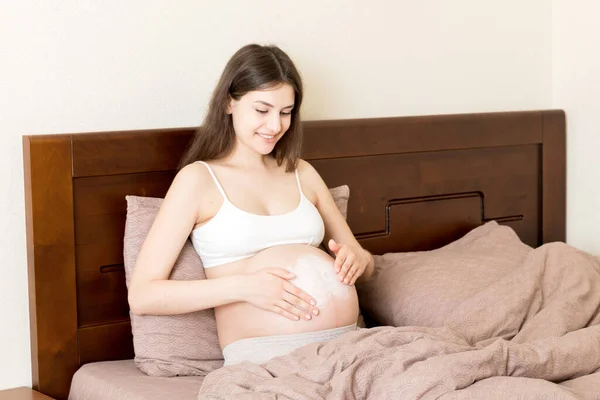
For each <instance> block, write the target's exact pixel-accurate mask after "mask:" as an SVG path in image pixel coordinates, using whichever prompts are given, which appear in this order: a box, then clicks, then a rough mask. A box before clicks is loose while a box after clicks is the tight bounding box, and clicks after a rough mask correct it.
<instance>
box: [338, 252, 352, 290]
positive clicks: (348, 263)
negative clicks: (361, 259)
mask: <svg viewBox="0 0 600 400" xmlns="http://www.w3.org/2000/svg"><path fill="white" fill-rule="evenodd" d="M355 261H356V256H355V255H354V253H350V254H348V256H347V257H346V258H345V259H344V263H343V264H342V267H341V268H340V272H339V273H338V278H340V281H341V282H343V283H345V284H348V283H349V282H350V278H352V276H353V275H354V272H355V270H356V267H355V266H354V263H355ZM352 268H354V271H353V272H352V273H350V270H351V269H352Z"/></svg>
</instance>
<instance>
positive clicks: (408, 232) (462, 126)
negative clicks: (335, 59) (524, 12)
mask: <svg viewBox="0 0 600 400" xmlns="http://www.w3.org/2000/svg"><path fill="white" fill-rule="evenodd" d="M304 129H305V145H304V149H303V158H304V159H306V160H307V161H309V162H310V163H311V164H312V165H313V166H314V167H315V168H316V169H317V170H318V171H319V173H320V174H321V175H322V177H323V178H324V180H325V182H326V183H327V184H328V186H330V187H334V186H339V185H348V186H349V188H350V199H349V203H348V216H347V220H348V223H349V225H350V227H351V229H352V231H353V232H354V234H355V235H356V237H357V238H358V239H359V242H360V243H361V244H362V245H363V247H365V248H366V249H368V250H369V251H371V252H372V253H373V254H375V255H383V254H386V253H399V252H426V251H430V250H433V249H437V248H440V247H442V246H445V245H447V244H449V243H451V242H453V241H455V240H458V239H459V238H461V237H463V236H464V235H465V234H467V233H468V232H470V231H472V230H473V229H474V228H477V227H480V226H482V225H484V224H487V223H489V222H491V221H494V223H497V224H499V225H501V226H505V227H510V229H511V230H512V231H514V232H515V233H516V234H517V235H518V237H519V238H520V240H521V241H522V242H523V243H524V244H526V245H528V246H531V247H532V248H538V247H540V246H542V245H544V244H547V243H552V242H563V241H564V240H565V201H566V196H565V189H566V182H565V180H566V151H565V115H564V113H563V112H562V111H561V110H534V111H519V112H498V113H477V114H458V115H433V116H417V117H394V118H376V119H351V120H330V121H310V122H305V123H304ZM193 133H194V128H177V129H157V130H139V131H115V132H99V133H74V134H59V135H27V136H24V137H23V152H24V169H25V195H26V222H27V250H28V252H27V257H28V271H29V294H30V320H31V349H32V353H31V354H32V373H33V386H34V388H35V389H36V390H38V391H40V392H42V393H44V394H47V395H49V396H52V397H54V398H57V399H66V398H67V397H68V395H69V389H70V387H71V382H72V379H73V376H74V375H75V374H76V373H77V372H78V371H79V373H80V374H84V373H85V374H87V375H89V379H90V380H89V382H93V384H90V385H89V387H90V391H91V393H89V396H90V397H88V398H90V399H91V398H94V397H93V392H94V391H107V392H110V393H114V396H113V398H134V396H135V394H132V393H129V392H130V391H135V390H136V388H137V390H138V394H137V395H138V396H146V395H147V397H146V398H166V397H170V398H196V396H197V394H198V390H199V389H200V387H201V386H202V382H203V379H204V378H203V377H177V378H158V377H150V376H146V375H144V374H143V373H141V372H140V371H139V370H138V369H137V368H135V365H134V364H133V361H132V359H133V357H134V350H133V346H132V333H131V324H130V318H129V308H128V304H127V290H126V286H125V276H124V268H123V231H124V226H125V213H126V202H125V196H126V195H136V196H148V197H162V196H163V195H164V193H165V192H166V190H167V188H168V186H169V184H170V181H171V179H172V178H173V176H174V174H175V169H176V166H177V163H178V161H179V157H180V156H181V155H182V153H183V151H184V149H185V148H186V146H187V144H188V142H189V140H190V138H191V136H192V135H193ZM361 307H362V305H361ZM364 317H365V320H366V321H367V325H368V327H369V328H375V329H377V328H380V327H379V324H380V323H381V321H378V319H377V318H374V317H373V316H372V315H369V313H368V312H364ZM139 390H141V391H142V392H143V394H140V392H139ZM161 390H162V391H163V392H161ZM111 391H112V392H111ZM165 393H171V395H170V396H166V394H165ZM119 396H120V397H119ZM128 396H129V397H128ZM215 398H217V397H215Z"/></svg>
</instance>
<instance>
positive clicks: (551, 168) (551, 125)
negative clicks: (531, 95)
mask: <svg viewBox="0 0 600 400" xmlns="http://www.w3.org/2000/svg"><path fill="white" fill-rule="evenodd" d="M542 125H543V126H542V132H543V144H542V184H541V186H542V206H541V209H542V215H541V217H542V232H540V236H541V237H540V244H542V243H550V242H564V241H566V236H567V234H566V218H567V217H566V207H567V206H566V202H567V199H566V197H567V152H566V133H565V131H566V128H565V113H564V111H562V110H548V111H543V112H542Z"/></svg>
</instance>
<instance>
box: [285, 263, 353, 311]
mask: <svg viewBox="0 0 600 400" xmlns="http://www.w3.org/2000/svg"><path fill="white" fill-rule="evenodd" d="M285 269H287V270H288V271H290V272H292V273H293V274H294V275H296V276H295V277H294V278H293V279H290V280H289V282H290V283H292V284H293V285H295V286H296V287H298V288H299V289H301V290H303V291H305V292H306V293H308V294H309V295H311V296H312V297H313V298H314V299H315V300H316V302H317V304H316V306H317V308H319V307H323V306H324V305H325V304H326V303H327V302H328V301H329V300H331V299H332V298H334V297H335V298H337V299H340V300H346V299H348V297H349V296H350V286H348V285H346V284H343V283H342V282H340V281H339V279H338V277H337V274H336V273H335V270H334V268H333V262H331V261H326V260H324V259H322V258H320V257H316V256H311V255H309V256H302V257H300V258H298V260H297V261H296V263H295V264H293V265H291V266H286V267H285Z"/></svg>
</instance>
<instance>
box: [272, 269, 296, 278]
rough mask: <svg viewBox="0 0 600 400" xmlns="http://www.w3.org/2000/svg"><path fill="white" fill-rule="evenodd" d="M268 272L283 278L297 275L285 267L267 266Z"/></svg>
mask: <svg viewBox="0 0 600 400" xmlns="http://www.w3.org/2000/svg"><path fill="white" fill-rule="evenodd" d="M267 272H269V273H271V274H273V275H275V276H278V277H280V278H283V279H292V278H293V277H295V276H296V275H294V274H293V273H292V272H290V271H288V270H286V269H283V268H267Z"/></svg>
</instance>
